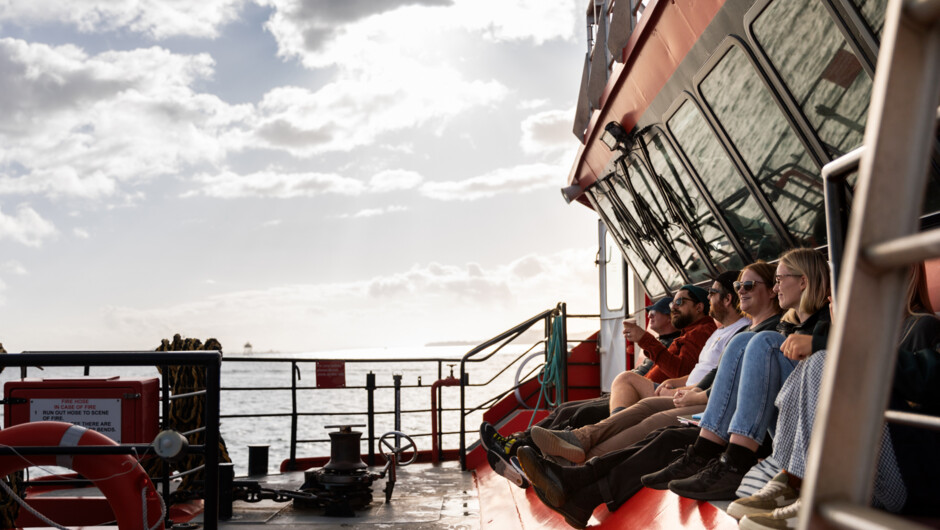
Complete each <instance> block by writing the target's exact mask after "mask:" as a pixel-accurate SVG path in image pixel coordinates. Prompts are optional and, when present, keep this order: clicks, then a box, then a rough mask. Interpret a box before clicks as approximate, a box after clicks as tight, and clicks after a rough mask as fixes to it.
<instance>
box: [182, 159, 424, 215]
mask: <svg viewBox="0 0 940 530" xmlns="http://www.w3.org/2000/svg"><path fill="white" fill-rule="evenodd" d="M422 180H423V177H422V176H421V175H419V174H418V173H415V172H413V171H407V170H387V171H383V172H380V173H377V174H375V175H373V176H372V178H371V179H369V182H368V183H367V184H366V183H363V182H362V181H359V180H357V179H354V178H350V177H343V176H341V175H337V174H335V173H289V172H284V171H283V170H281V169H279V168H273V169H270V170H267V171H260V172H257V173H251V174H248V175H239V174H237V173H234V172H232V171H223V172H221V173H218V174H214V175H210V174H206V173H203V174H199V175H196V176H195V177H194V178H193V182H195V183H197V184H199V185H200V187H199V189H196V190H191V191H188V192H186V193H184V194H183V196H184V197H193V196H197V195H202V196H206V197H216V198H220V199H235V198H243V197H262V198H274V199H293V198H297V197H315V196H318V195H324V194H328V193H329V194H338V195H362V194H364V193H388V192H392V191H397V190H408V189H412V188H414V187H416V186H418V184H420V183H421V181H422ZM393 211H402V207H397V206H391V207H388V208H385V209H383V210H382V211H380V212H372V213H371V214H362V215H359V214H357V215H354V216H353V217H368V216H369V215H377V214H378V213H388V212H393Z"/></svg>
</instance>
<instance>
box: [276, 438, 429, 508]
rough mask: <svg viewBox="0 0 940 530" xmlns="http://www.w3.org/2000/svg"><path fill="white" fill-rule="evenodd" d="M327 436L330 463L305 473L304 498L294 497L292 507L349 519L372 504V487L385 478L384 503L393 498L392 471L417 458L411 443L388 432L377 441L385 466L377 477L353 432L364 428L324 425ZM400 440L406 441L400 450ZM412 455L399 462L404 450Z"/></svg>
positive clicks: (301, 488) (409, 439) (409, 440)
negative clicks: (364, 458)
mask: <svg viewBox="0 0 940 530" xmlns="http://www.w3.org/2000/svg"><path fill="white" fill-rule="evenodd" d="M326 427H327V428H328V429H333V428H336V429H339V430H338V431H333V432H330V433H329V434H330V461H329V462H327V463H326V465H325V466H323V467H322V468H321V469H314V470H308V471H306V472H304V484H303V485H302V486H301V487H300V491H301V492H303V493H305V494H307V495H306V496H304V497H300V496H297V497H294V499H293V501H294V506H296V507H298V508H321V507H322V508H324V515H328V516H335V517H352V516H354V515H355V510H361V509H363V508H365V507H367V506H368V505H369V504H370V503H371V502H372V483H373V482H375V481H376V480H377V479H380V478H384V477H386V475H387V476H388V480H387V482H386V484H385V502H389V501H390V500H391V497H392V490H393V489H394V488H395V468H396V467H397V466H406V465H408V464H410V463H412V462H414V460H415V458H417V456H418V452H417V448H416V446H415V443H414V441H413V440H412V439H411V438H410V437H409V436H408V435H406V434H404V433H402V432H399V431H390V432H387V433H385V434H384V435H382V437H381V438H379V447H380V448H383V449H386V450H387V451H383V453H384V454H385V457H386V459H387V462H386V464H385V467H384V468H383V469H382V471H381V472H379V473H369V472H368V471H367V467H368V466H366V464H365V462H363V461H362V458H360V451H359V443H360V440H361V438H362V433H361V432H359V431H354V430H352V429H353V427H364V425H327V426H326ZM402 439H404V440H405V441H406V443H405V445H404V446H402V445H401V442H402ZM409 449H410V450H411V451H413V454H412V456H411V458H410V459H409V460H407V461H404V462H402V461H400V460H399V457H400V455H401V453H402V452H404V451H406V450H409Z"/></svg>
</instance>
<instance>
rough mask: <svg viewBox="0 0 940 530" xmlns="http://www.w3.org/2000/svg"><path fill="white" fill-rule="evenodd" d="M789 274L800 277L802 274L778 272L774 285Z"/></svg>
mask: <svg viewBox="0 0 940 530" xmlns="http://www.w3.org/2000/svg"><path fill="white" fill-rule="evenodd" d="M787 276H792V277H794V278H799V277H800V276H802V274H777V275H775V276H774V285H777V284H778V283H780V280H781V278H786V277H787Z"/></svg>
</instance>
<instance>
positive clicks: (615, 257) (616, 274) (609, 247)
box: [602, 231, 623, 311]
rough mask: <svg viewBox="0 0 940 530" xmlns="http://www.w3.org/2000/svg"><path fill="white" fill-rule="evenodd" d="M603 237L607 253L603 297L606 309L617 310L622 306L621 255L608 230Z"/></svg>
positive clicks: (604, 265) (604, 264)
mask: <svg viewBox="0 0 940 530" xmlns="http://www.w3.org/2000/svg"><path fill="white" fill-rule="evenodd" d="M604 239H605V240H606V243H605V245H604V250H606V251H607V255H606V256H604V262H605V263H603V265H602V266H603V267H604V270H605V271H606V274H605V276H604V277H605V279H606V280H607V281H605V282H604V291H605V293H606V296H605V297H604V299H605V300H606V303H607V310H608V311H619V310H620V309H622V308H623V255H622V254H620V251H619V250H618V249H617V245H616V243H615V242H614V238H613V236H611V234H610V231H608V232H607V234H606V235H605V237H604Z"/></svg>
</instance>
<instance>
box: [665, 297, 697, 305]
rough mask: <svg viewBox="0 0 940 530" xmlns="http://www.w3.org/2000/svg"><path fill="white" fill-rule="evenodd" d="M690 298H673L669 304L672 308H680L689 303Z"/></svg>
mask: <svg viewBox="0 0 940 530" xmlns="http://www.w3.org/2000/svg"><path fill="white" fill-rule="evenodd" d="M691 301H692V299H691V298H673V300H672V302H671V303H670V304H669V305H671V306H672V307H682V304H684V303H686V302H691Z"/></svg>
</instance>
